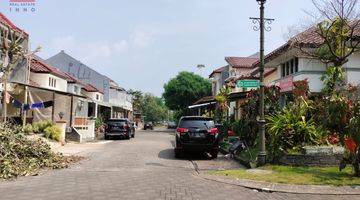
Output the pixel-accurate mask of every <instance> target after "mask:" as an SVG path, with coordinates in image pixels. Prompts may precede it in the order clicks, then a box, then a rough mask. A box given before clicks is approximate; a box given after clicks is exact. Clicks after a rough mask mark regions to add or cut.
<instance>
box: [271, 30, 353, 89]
mask: <svg viewBox="0 0 360 200" xmlns="http://www.w3.org/2000/svg"><path fill="white" fill-rule="evenodd" d="M357 34H358V35H359V36H360V31H358V33H357ZM322 43H323V40H322V39H321V37H320V36H319V35H318V34H317V33H316V27H312V28H310V29H308V30H306V31H304V32H302V33H300V34H298V35H296V36H294V37H293V38H291V39H290V40H289V41H287V43H285V44H284V45H282V46H281V47H279V48H277V49H275V50H274V51H272V52H271V53H269V54H268V55H266V57H265V65H266V67H275V68H276V69H277V78H276V80H274V81H273V84H276V85H278V86H279V87H280V88H281V90H282V91H283V92H290V91H292V89H293V82H294V81H300V80H305V79H307V80H308V82H309V89H310V92H315V93H316V92H321V90H322V88H323V87H324V85H323V82H322V81H321V76H322V75H323V74H324V73H325V71H326V69H327V67H328V66H327V65H326V64H324V63H322V62H321V61H320V60H318V59H316V58H313V57H310V56H308V54H306V53H304V51H302V50H300V49H299V48H298V46H301V47H302V48H304V49H305V50H306V51H311V49H312V47H317V46H319V45H321V44H322ZM295 44H296V45H295ZM329 65H331V64H329ZM344 69H345V80H346V82H347V83H349V84H354V85H358V84H360V53H359V52H356V53H354V54H352V55H351V56H350V57H349V59H348V62H347V63H346V64H345V65H344Z"/></svg>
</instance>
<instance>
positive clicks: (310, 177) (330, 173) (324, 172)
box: [208, 165, 360, 186]
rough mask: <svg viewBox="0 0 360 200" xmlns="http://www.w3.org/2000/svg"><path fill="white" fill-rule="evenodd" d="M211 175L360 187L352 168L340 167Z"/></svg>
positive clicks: (275, 168) (273, 168) (269, 168)
mask: <svg viewBox="0 0 360 200" xmlns="http://www.w3.org/2000/svg"><path fill="white" fill-rule="evenodd" d="M208 173H209V174H210V175H220V176H227V177H231V178H234V179H247V180H254V181H263V182H269V183H285V184H297V185H334V186H359V185H360V178H357V177H354V176H353V174H352V170H351V168H346V169H345V170H344V171H342V172H340V171H339V169H338V167H290V166H276V165H268V166H264V167H261V168H258V170H255V171H253V170H246V169H237V170H224V171H209V172H208Z"/></svg>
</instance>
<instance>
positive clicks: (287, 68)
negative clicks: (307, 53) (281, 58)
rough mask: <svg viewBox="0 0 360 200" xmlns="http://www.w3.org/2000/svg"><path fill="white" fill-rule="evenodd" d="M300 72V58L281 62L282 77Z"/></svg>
mask: <svg viewBox="0 0 360 200" xmlns="http://www.w3.org/2000/svg"><path fill="white" fill-rule="evenodd" d="M297 72H299V58H293V59H291V60H289V61H287V62H284V63H282V64H281V77H285V76H289V75H293V74H295V73H297Z"/></svg>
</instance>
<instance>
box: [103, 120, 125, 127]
mask: <svg viewBox="0 0 360 200" xmlns="http://www.w3.org/2000/svg"><path fill="white" fill-rule="evenodd" d="M125 124H126V121H109V122H107V125H109V126H123V125H125Z"/></svg>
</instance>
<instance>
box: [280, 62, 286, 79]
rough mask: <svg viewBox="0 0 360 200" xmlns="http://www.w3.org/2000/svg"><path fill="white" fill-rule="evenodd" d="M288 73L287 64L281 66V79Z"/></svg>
mask: <svg viewBox="0 0 360 200" xmlns="http://www.w3.org/2000/svg"><path fill="white" fill-rule="evenodd" d="M285 73H286V71H285V64H281V77H284V76H286V74H285Z"/></svg>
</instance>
